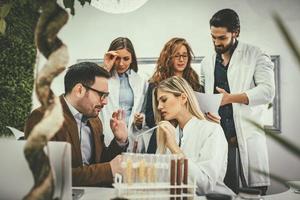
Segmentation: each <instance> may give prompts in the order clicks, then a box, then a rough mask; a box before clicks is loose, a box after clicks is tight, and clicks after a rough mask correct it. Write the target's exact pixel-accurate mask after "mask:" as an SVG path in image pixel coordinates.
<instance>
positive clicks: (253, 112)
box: [200, 9, 275, 194]
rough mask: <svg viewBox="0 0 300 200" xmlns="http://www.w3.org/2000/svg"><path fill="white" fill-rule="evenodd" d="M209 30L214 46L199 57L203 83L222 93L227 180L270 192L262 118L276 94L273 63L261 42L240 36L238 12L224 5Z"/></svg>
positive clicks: (235, 187) (209, 90)
mask: <svg viewBox="0 0 300 200" xmlns="http://www.w3.org/2000/svg"><path fill="white" fill-rule="evenodd" d="M210 30H211V36H212V41H213V44H214V47H215V52H214V53H213V54H212V55H210V56H206V57H205V59H204V60H203V62H202V63H201V79H200V81H201V85H203V86H204V88H205V92H206V93H222V94H223V98H222V102H221V107H220V109H219V115H220V116H221V126H222V128H223V130H224V133H225V136H226V139H227V141H228V165H227V172H226V176H225V179H224V182H225V184H226V185H227V186H229V187H230V188H231V189H232V190H233V191H234V192H238V187H253V188H256V189H259V190H261V192H262V194H265V193H266V190H267V187H268V185H270V180H269V177H268V176H264V175H261V174H258V173H256V172H255V171H254V170H253V168H256V169H259V170H262V171H265V172H267V173H268V172H269V163H268V152H267V145H266V138H265V134H264V132H263V131H262V130H261V129H260V128H258V127H257V124H259V125H262V124H263V112H264V110H265V109H266V104H268V103H270V102H272V100H273V97H274V95H275V86H274V72H273V63H272V62H271V60H270V57H269V56H267V55H266V54H265V53H263V52H262V51H261V50H260V49H259V48H257V47H255V46H252V45H249V44H245V43H242V42H240V41H238V40H237V38H238V36H239V33H240V22H239V17H238V15H237V13H236V12H235V11H233V10H231V9H223V10H220V11H218V12H217V13H215V14H214V15H213V17H212V18H211V20H210Z"/></svg>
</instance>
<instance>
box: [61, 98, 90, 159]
mask: <svg viewBox="0 0 300 200" xmlns="http://www.w3.org/2000/svg"><path fill="white" fill-rule="evenodd" d="M65 101H66V103H67V105H68V107H69V109H70V111H71V113H72V115H73V116H74V119H75V121H76V124H77V129H78V138H79V142H80V150H81V157H82V165H89V164H90V163H91V157H92V149H93V146H92V145H93V137H92V132H91V129H90V127H89V126H88V125H87V119H86V120H83V121H82V117H83V115H82V114H81V113H80V112H79V111H78V110H76V108H74V106H72V105H71V104H70V103H69V102H68V100H67V99H66V98H65Z"/></svg>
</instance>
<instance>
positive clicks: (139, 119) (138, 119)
mask: <svg viewBox="0 0 300 200" xmlns="http://www.w3.org/2000/svg"><path fill="white" fill-rule="evenodd" d="M144 117H145V115H144V114H143V113H135V114H134V119H133V123H134V125H135V126H136V127H137V128H138V129H141V128H142V125H143V121H144Z"/></svg>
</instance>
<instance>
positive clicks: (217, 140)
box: [189, 124, 228, 195]
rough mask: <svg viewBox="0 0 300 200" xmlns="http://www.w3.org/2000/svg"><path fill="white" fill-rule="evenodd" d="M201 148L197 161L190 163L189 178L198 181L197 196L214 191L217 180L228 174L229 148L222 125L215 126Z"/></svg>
mask: <svg viewBox="0 0 300 200" xmlns="http://www.w3.org/2000/svg"><path fill="white" fill-rule="evenodd" d="M200 148H201V150H200V151H199V154H198V158H197V160H190V161H189V177H192V178H194V179H195V180H194V181H196V186H197V194H202V195H203V194H206V193H209V192H212V191H214V189H215V187H216V183H217V180H218V179H219V177H220V176H223V178H224V176H225V172H226V167H227V152H228V149H227V148H228V147H227V142H226V139H225V136H224V133H223V130H222V128H221V126H220V125H217V124H215V126H214V129H212V132H211V134H210V136H209V137H208V138H207V141H205V143H204V145H203V146H202V147H200ZM223 178H222V181H223Z"/></svg>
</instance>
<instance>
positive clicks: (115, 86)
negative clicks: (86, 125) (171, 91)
mask: <svg viewBox="0 0 300 200" xmlns="http://www.w3.org/2000/svg"><path fill="white" fill-rule="evenodd" d="M128 79H129V84H130V87H131V89H132V91H133V95H134V100H133V107H132V112H131V115H130V117H129V120H128V126H127V128H128V139H129V147H128V148H129V151H132V148H133V140H134V135H135V134H138V133H139V131H137V130H136V128H135V126H134V124H133V120H134V114H135V113H137V112H141V110H142V106H143V102H144V98H145V95H146V92H147V86H148V83H147V82H146V81H145V80H143V79H142V78H141V76H140V75H138V74H137V73H136V72H134V71H133V70H131V71H130V72H129V73H128ZM108 91H109V96H108V103H107V105H105V106H104V107H103V109H102V111H101V112H100V114H99V117H100V119H101V121H102V124H103V134H104V142H105V145H107V146H108V145H109V144H110V142H111V141H112V139H113V138H114V135H113V133H112V130H111V128H110V119H111V116H112V113H113V112H114V111H116V110H118V109H120V104H119V94H120V79H119V76H118V74H117V72H116V71H114V72H113V75H112V77H111V78H110V79H109V81H108ZM140 148H143V147H141V146H140Z"/></svg>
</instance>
